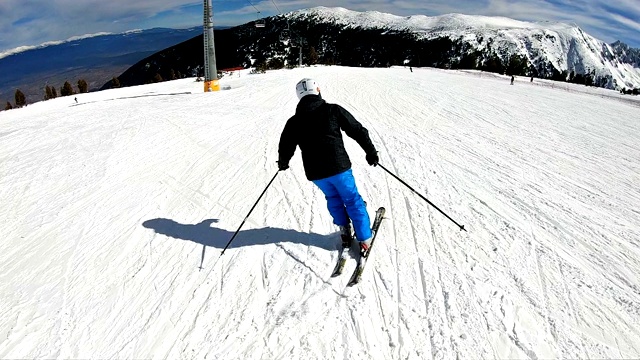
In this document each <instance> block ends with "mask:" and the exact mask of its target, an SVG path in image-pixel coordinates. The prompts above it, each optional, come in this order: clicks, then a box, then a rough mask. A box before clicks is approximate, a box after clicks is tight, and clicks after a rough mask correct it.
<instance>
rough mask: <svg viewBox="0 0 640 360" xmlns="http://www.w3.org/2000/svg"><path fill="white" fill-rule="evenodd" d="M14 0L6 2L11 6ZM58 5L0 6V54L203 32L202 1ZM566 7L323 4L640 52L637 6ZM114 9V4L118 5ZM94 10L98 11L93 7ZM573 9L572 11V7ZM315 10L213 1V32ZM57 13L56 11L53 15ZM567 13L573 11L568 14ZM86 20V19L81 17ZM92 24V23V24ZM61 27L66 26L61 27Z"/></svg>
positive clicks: (511, 2)
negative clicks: (510, 27)
mask: <svg viewBox="0 0 640 360" xmlns="http://www.w3.org/2000/svg"><path fill="white" fill-rule="evenodd" d="M15 1H17V0H8V2H15ZM60 1H62V0H57V1H52V2H51V3H52V4H51V5H48V7H50V8H51V11H50V12H54V13H57V14H58V17H56V18H49V17H41V16H38V15H36V14H38V13H49V12H46V11H45V12H42V8H43V7H45V8H46V7H47V5H44V4H43V5H40V6H38V5H35V6H34V4H28V5H21V7H20V9H19V11H8V9H12V7H11V6H10V5H7V4H4V5H0V17H4V18H8V19H9V21H8V22H7V25H2V26H0V31H1V32H2V33H3V34H4V35H5V36H3V37H2V38H1V39H0V54H5V53H9V52H12V53H15V52H19V51H24V50H20V49H28V48H34V47H41V46H45V45H46V44H47V43H52V42H53V43H56V42H65V41H69V39H72V38H78V37H87V36H91V35H93V34H96V33H113V34H119V33H124V32H128V31H136V30H140V29H142V30H149V29H153V28H171V29H187V28H193V27H198V26H202V3H201V2H200V1H198V2H194V1H185V0H163V1H162V2H160V3H158V4H156V3H154V2H146V1H143V2H142V3H140V2H138V3H136V4H137V6H135V7H132V8H129V7H128V5H127V4H122V5H121V6H120V5H117V4H116V5H117V6H119V7H118V8H117V9H116V8H115V7H113V4H111V5H100V7H106V9H102V10H103V12H104V13H105V14H104V15H100V16H98V17H97V18H95V19H84V18H83V19H82V21H80V22H79V23H78V26H73V27H71V28H70V27H68V26H60V21H59V20H60V18H62V19H67V18H68V20H69V21H71V22H74V21H75V22H77V21H76V20H77V16H79V14H80V13H82V12H86V6H91V4H90V2H91V1H87V2H84V3H85V4H84V5H85V6H79V5H73V6H71V5H68V6H67V8H65V9H64V11H62V10H61V9H60V7H59V6H57V5H60V4H58V3H59V2H60ZM565 2H566V1H557V0H554V1H543V3H544V4H545V5H544V6H540V7H539V8H535V9H534V8H532V7H531V6H530V5H528V4H527V3H526V2H525V1H520V0H507V1H493V0H491V1H489V2H488V3H487V4H478V3H477V2H470V1H458V2H456V4H448V2H444V1H436V2H435V3H431V4H429V5H423V4H421V3H419V2H417V1H415V2H414V1H409V2H407V3H406V4H404V6H395V5H392V4H390V3H375V4H371V3H368V4H360V3H352V2H351V1H327V2H325V3H324V4H323V5H322V6H324V7H331V8H334V7H342V8H346V9H349V10H352V11H358V12H365V11H379V12H382V13H388V14H392V15H397V16H412V15H425V16H430V17H433V16H440V15H446V14H452V13H459V14H465V15H480V16H500V17H508V18H511V19H514V20H519V21H526V22H540V21H550V22H562V23H567V24H576V25H577V26H579V27H580V28H581V29H583V30H584V31H586V32H587V33H588V34H590V35H591V36H593V37H595V38H597V39H599V40H601V41H603V42H605V43H607V44H611V43H613V42H615V41H621V42H623V43H625V44H627V45H629V46H630V47H632V48H640V40H639V39H638V38H637V33H638V31H640V22H638V21H637V20H635V19H638V18H640V3H638V4H636V3H635V2H633V1H629V0H625V1H622V2H620V3H619V4H617V5H618V6H617V7H613V6H612V5H610V4H605V3H604V2H601V1H588V3H589V4H588V5H585V6H583V8H582V9H580V11H577V9H576V7H575V6H573V5H570V4H565ZM115 3H118V1H116V2H115ZM96 6H98V5H96ZM572 6H573V7H572ZM314 7H318V5H317V4H314V3H312V2H311V1H306V0H305V1H302V2H300V1H297V2H293V1H291V2H280V1H279V2H277V3H276V2H275V1H273V0H272V1H260V2H255V3H254V2H250V1H248V0H247V1H245V2H239V1H232V2H228V1H225V2H218V1H213V11H214V16H213V22H214V26H219V27H228V26H230V27H233V26H239V25H243V24H246V23H248V22H251V21H255V20H256V19H258V18H265V17H270V16H276V15H278V14H280V13H288V12H291V11H296V10H304V9H310V8H314ZM53 10H55V11H53ZM570 10H571V11H570ZM82 15H83V16H85V15H86V14H84V13H83V14H82ZM91 20H93V21H91ZM62 23H64V24H63V25H65V24H67V21H63V22H62Z"/></svg>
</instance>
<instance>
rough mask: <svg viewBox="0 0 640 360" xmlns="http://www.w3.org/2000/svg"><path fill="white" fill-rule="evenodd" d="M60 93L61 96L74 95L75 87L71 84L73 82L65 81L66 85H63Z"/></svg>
mask: <svg viewBox="0 0 640 360" xmlns="http://www.w3.org/2000/svg"><path fill="white" fill-rule="evenodd" d="M60 95H61V96H69V95H73V87H72V86H71V84H69V82H68V81H65V82H64V85H62V89H60Z"/></svg>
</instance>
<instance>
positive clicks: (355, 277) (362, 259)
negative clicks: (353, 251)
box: [347, 207, 386, 286]
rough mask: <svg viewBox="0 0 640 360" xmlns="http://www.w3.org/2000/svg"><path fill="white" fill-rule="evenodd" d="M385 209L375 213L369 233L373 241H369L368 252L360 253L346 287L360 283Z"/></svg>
mask: <svg viewBox="0 0 640 360" xmlns="http://www.w3.org/2000/svg"><path fill="white" fill-rule="evenodd" d="M385 211H386V210H385V208H384V207H380V208H378V210H377V211H376V217H375V219H374V220H373V226H371V232H372V233H373V239H371V246H369V250H368V251H367V252H366V253H362V251H361V252H360V256H359V257H358V264H357V265H356V269H355V270H354V271H353V274H352V275H351V278H350V279H349V282H348V283H347V286H353V285H355V284H357V283H359V282H360V279H361V278H362V273H363V272H364V266H365V265H366V264H367V258H368V257H369V254H370V253H371V249H373V244H374V243H375V241H376V235H378V229H379V228H380V224H381V223H382V219H384V213H385Z"/></svg>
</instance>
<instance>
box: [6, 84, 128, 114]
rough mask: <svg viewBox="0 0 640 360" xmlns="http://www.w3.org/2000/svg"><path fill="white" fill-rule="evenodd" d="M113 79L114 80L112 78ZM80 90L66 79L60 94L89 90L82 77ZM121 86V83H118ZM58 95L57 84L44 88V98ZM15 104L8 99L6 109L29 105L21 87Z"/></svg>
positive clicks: (68, 94)
mask: <svg viewBox="0 0 640 360" xmlns="http://www.w3.org/2000/svg"><path fill="white" fill-rule="evenodd" d="M114 80H115V81H117V78H116V77H114ZM112 81H113V80H112ZM77 87H78V90H77V91H76V90H75V89H74V88H73V86H72V85H71V83H69V81H65V82H64V84H63V85H62V87H61V88H60V96H70V95H75V94H83V93H88V92H89V84H88V83H87V81H86V80H84V79H80V80H78V82H77ZM118 87H119V85H118ZM57 97H58V90H57V89H56V87H55V86H50V85H46V86H45V88H44V100H49V99H55V98H57ZM14 101H15V102H14V104H13V105H12V104H11V102H10V101H7V104H6V105H5V107H4V109H5V110H11V109H13V108H21V107H23V106H27V98H26V96H25V95H24V93H23V92H22V91H21V90H20V89H16V92H15V95H14Z"/></svg>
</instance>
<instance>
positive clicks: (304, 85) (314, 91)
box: [296, 78, 320, 99]
mask: <svg viewBox="0 0 640 360" xmlns="http://www.w3.org/2000/svg"><path fill="white" fill-rule="evenodd" d="M296 94H297V95H298V99H302V98H303V97H304V96H306V95H318V94H320V86H318V83H317V82H316V81H315V80H313V79H309V78H304V79H302V80H300V81H298V83H297V84H296Z"/></svg>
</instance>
